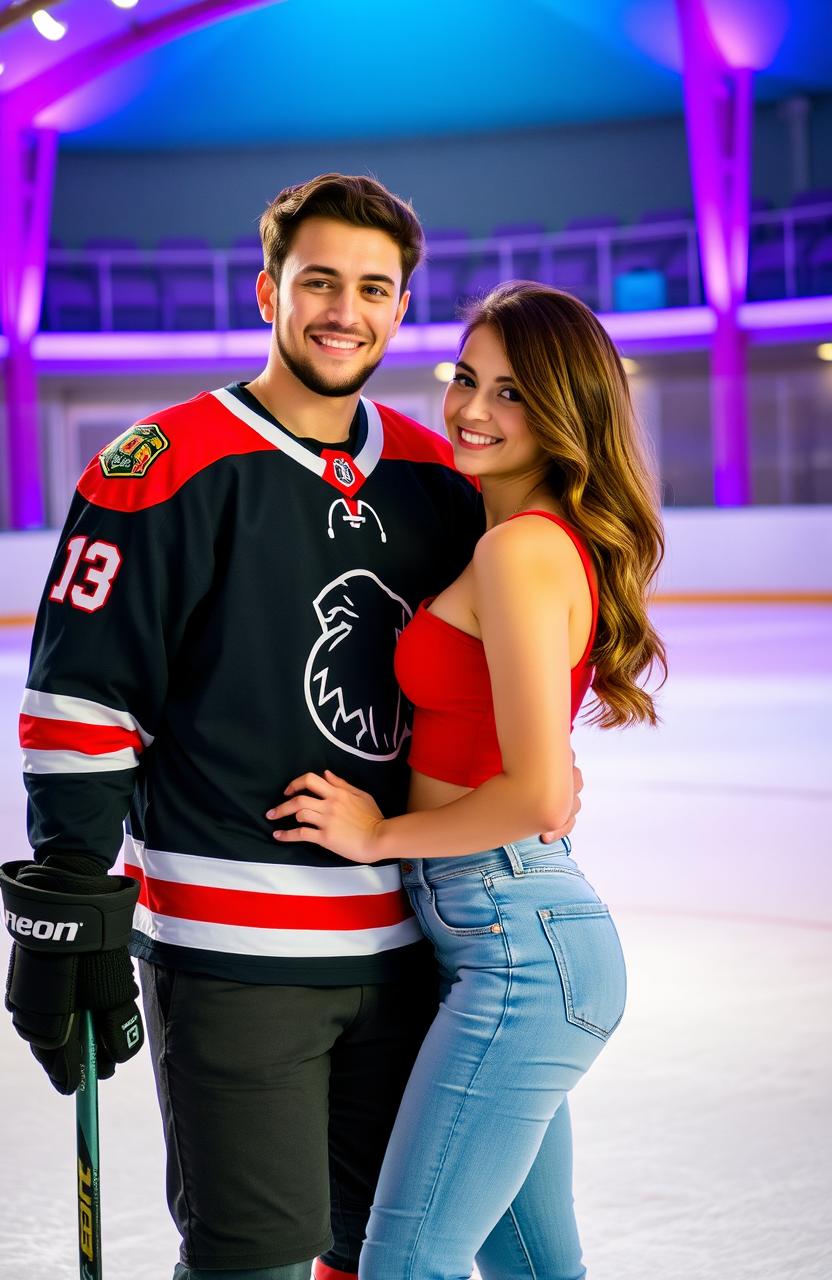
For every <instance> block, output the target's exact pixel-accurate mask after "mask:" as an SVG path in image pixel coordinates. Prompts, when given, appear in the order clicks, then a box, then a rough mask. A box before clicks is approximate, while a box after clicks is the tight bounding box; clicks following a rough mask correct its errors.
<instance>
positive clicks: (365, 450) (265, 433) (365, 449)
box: [211, 387, 384, 497]
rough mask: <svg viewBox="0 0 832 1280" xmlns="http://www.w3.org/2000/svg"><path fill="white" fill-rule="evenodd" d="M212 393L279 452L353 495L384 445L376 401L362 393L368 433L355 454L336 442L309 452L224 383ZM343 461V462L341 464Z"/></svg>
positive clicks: (236, 416) (287, 432) (369, 471)
mask: <svg viewBox="0 0 832 1280" xmlns="http://www.w3.org/2000/svg"><path fill="white" fill-rule="evenodd" d="M211 395H212V396H214V398H215V399H216V400H219V402H220V404H221V405H222V406H223V408H225V409H227V410H228V412H229V413H232V414H233V415H234V417H235V418H239V420H240V421H241V422H244V423H245V424H246V426H248V427H251V429H252V430H253V431H256V432H257V434H258V435H259V436H262V437H263V439H264V440H268V442H269V443H270V444H272V445H274V447H275V448H276V449H279V450H280V452H281V453H283V454H285V455H286V456H287V457H289V458H291V459H292V460H293V461H294V462H299V463H300V465H301V466H302V467H305V468H306V470H307V471H313V472H314V473H315V475H317V476H320V478H321V479H322V480H325V481H326V482H327V483H328V484H331V485H332V486H333V488H335V489H339V490H340V491H341V492H343V493H346V494H348V496H350V497H352V495H353V494H354V493H357V492H358V490H359V489H360V488H361V485H362V484H363V483H364V481H365V480H366V479H367V478H368V477H369V476H371V475H372V473H373V471H375V468H376V466H377V464H378V460H379V458H380V457H381V451H382V448H383V446H384V427H383V426H382V422H381V414H380V413H379V411H378V407H377V405H376V404H375V403H374V402H373V401H372V400H367V399H366V398H365V397H364V396H361V398H360V403H361V406H362V408H363V410H364V414H365V416H366V422H367V434H366V437H365V440H364V443H363V445H362V446H361V448H360V449H359V451H358V453H356V454H355V456H354V457H351V456H350V454H349V453H346V452H344V451H343V450H342V449H339V447H338V446H337V445H335V446H333V447H332V448H331V449H324V450H323V451H322V452H321V454H320V455H318V454H316V453H312V452H311V451H310V450H309V449H307V448H306V447H305V446H304V445H303V444H301V442H300V440H298V439H297V438H296V437H295V436H293V435H292V433H291V431H287V430H286V429H285V428H284V427H280V426H278V425H277V424H275V423H273V422H270V421H269V419H268V418H266V417H264V416H263V415H262V414H259V413H257V412H256V411H255V410H254V409H252V408H250V406H249V405H247V404H243V402H242V400H239V399H238V398H237V396H235V395H234V394H233V393H232V392H231V391H229V390H228V389H227V387H219V388H218V389H217V390H216V391H212V392H211ZM341 464H343V465H341Z"/></svg>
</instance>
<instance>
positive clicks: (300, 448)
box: [211, 387, 326, 476]
mask: <svg viewBox="0 0 832 1280" xmlns="http://www.w3.org/2000/svg"><path fill="white" fill-rule="evenodd" d="M211 395H212V396H213V397H214V399H215V400H219V402H220V404H221V405H222V406H223V407H224V408H225V409H227V410H228V412H229V413H233V414H234V417H235V418H239V419H240V421H241V422H244V423H245V424H246V426H247V427H251V429H252V431H256V432H257V434H258V436H262V437H263V439H264V440H268V442H269V444H273V445H274V446H275V448H276V449H279V450H280V452H281V453H285V454H288V456H289V457H290V458H292V459H293V460H294V461H295V462H299V463H300V464H301V466H302V467H306V469H307V471H314V472H315V474H316V475H318V476H322V475H323V474H324V472H325V471H326V462H325V461H324V459H323V458H319V457H318V455H317V454H316V453H311V452H310V451H309V449H307V448H306V446H305V445H302V444H300V443H299V442H298V441H297V440H296V439H295V437H294V436H293V435H291V434H290V432H288V431H281V430H280V428H279V427H275V426H274V425H273V424H272V423H271V422H269V420H268V419H267V418H263V417H261V416H260V414H259V413H255V412H254V410H253V409H250V408H249V407H248V405H247V404H243V402H242V400H238V399H237V397H236V396H235V395H232V394H231V392H230V391H226V389H225V387H220V388H219V390H217V391H212V392H211Z"/></svg>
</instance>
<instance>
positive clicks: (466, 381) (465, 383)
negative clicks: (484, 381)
mask: <svg viewBox="0 0 832 1280" xmlns="http://www.w3.org/2000/svg"><path fill="white" fill-rule="evenodd" d="M451 382H455V383H456V384H457V386H458V387H473V385H474V383H473V380H472V379H471V378H469V377H468V374H467V373H455V374H454V376H453V377H452V378H451Z"/></svg>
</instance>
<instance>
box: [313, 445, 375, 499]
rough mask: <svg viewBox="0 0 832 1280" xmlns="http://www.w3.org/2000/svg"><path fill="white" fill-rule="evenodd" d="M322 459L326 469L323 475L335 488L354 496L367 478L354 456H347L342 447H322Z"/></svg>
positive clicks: (350, 496) (323, 478)
mask: <svg viewBox="0 0 832 1280" xmlns="http://www.w3.org/2000/svg"><path fill="white" fill-rule="evenodd" d="M321 461H322V462H323V464H324V471H323V475H322V477H321V479H322V480H325V481H326V483H327V484H331V485H332V487H333V489H339V490H340V492H341V493H343V494H344V495H345V496H346V497H347V498H352V497H354V496H355V494H356V493H357V492H358V490H359V489H360V488H361V486H362V485H363V483H364V481H365V480H366V479H367V477H366V476H364V475H362V474H361V470H360V468H359V466H358V464H357V462H356V461H355V459H354V458H350V457H347V456H345V455H344V454H343V453H342V452H341V451H340V449H322V450H321Z"/></svg>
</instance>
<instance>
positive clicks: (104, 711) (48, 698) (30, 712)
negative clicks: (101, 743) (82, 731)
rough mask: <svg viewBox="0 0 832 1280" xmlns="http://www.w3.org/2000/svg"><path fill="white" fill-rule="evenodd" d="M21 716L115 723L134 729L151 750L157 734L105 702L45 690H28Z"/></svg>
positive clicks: (128, 714)
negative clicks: (154, 736) (149, 731)
mask: <svg viewBox="0 0 832 1280" xmlns="http://www.w3.org/2000/svg"><path fill="white" fill-rule="evenodd" d="M20 713H21V715H25V716H37V717H38V718H39V719H42V720H72V721H74V722H75V723H77V724H114V725H118V726H119V728H121V729H132V730H133V731H134V732H135V733H138V735H139V737H140V738H141V740H142V742H143V743H144V745H145V746H146V747H149V746H150V744H151V742H152V741H153V735H152V734H150V733H147V732H146V731H145V730H144V729H143V728H142V726H141V725H140V724H139V722H138V720H137V719H136V717H135V716H131V715H130V712H129V711H118V710H116V708H115V707H106V706H105V705H104V703H103V702H90V701H89V699H87V698H74V697H71V696H70V694H68V693H44V691H43V690H42V689H25V690H24V692H23V701H22V702H21V704H20Z"/></svg>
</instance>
